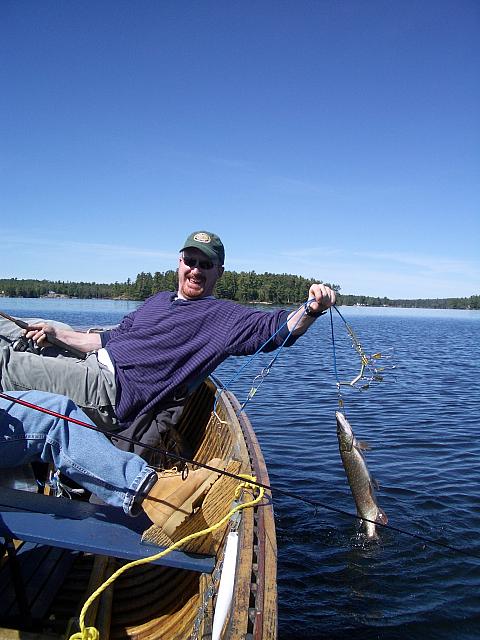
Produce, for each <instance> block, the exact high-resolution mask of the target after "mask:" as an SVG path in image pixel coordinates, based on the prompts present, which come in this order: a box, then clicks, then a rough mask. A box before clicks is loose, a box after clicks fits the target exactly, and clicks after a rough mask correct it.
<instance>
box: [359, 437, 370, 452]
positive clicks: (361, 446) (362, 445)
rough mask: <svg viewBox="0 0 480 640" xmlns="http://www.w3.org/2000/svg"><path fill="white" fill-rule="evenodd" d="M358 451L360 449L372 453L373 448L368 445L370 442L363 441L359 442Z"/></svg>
mask: <svg viewBox="0 0 480 640" xmlns="http://www.w3.org/2000/svg"><path fill="white" fill-rule="evenodd" d="M356 446H357V449H360V451H371V450H372V448H371V447H370V445H369V444H368V442H363V441H362V440H357V445H356Z"/></svg>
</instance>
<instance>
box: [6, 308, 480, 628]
mask: <svg viewBox="0 0 480 640" xmlns="http://www.w3.org/2000/svg"><path fill="white" fill-rule="evenodd" d="M135 307H136V303H132V302H118V303H117V302H113V301H82V300H61V301H58V300H46V301H45V300H44V301H38V300H37V301H29V300H26V301H23V300H13V301H12V300H11V299H3V300H1V301H0V309H2V310H3V311H6V312H7V313H11V314H13V315H24V316H29V315H31V316H37V315H39V316H47V317H54V318H56V319H58V320H62V321H64V322H68V323H70V324H81V325H83V326H86V325H90V324H92V325H95V324H115V323H116V322H118V321H119V320H120V319H121V317H122V316H123V315H124V314H125V313H128V312H129V311H131V310H132V309H134V308H135ZM341 311H342V314H343V315H344V317H345V318H346V319H347V320H348V322H350V324H351V325H352V326H353V328H354V330H355V332H356V334H357V335H358V337H359V338H360V340H361V342H362V344H363V347H364V349H365V351H366V352H367V353H370V354H372V353H375V352H377V351H384V352H385V351H386V350H387V349H391V348H393V349H394V352H393V360H394V362H395V365H396V369H395V376H394V377H393V376H392V377H390V378H387V379H386V381H385V382H384V383H380V384H377V385H375V386H372V387H371V388H370V389H369V390H368V391H365V392H359V391H356V390H348V389H346V390H344V392H343V394H344V399H345V402H346V413H347V416H348V418H349V421H350V423H351V424H352V427H353V429H354V431H355V434H356V436H357V438H359V439H361V440H367V441H368V442H369V444H370V446H371V447H372V450H371V451H370V452H368V454H367V461H368V466H369V469H370V471H371V473H372V475H373V476H374V477H375V478H376V479H377V480H378V482H379V485H380V488H379V490H378V491H377V498H378V502H379V504H380V505H381V506H382V508H383V509H384V511H385V512H386V513H387V515H388V517H389V522H390V523H391V524H392V525H394V526H395V527H397V528H399V529H402V530H406V531H411V532H414V533H415V534H418V535H419V536H425V537H428V538H432V539H434V540H439V541H441V542H444V543H447V544H452V545H453V546H458V547H460V548H462V549H465V550H467V551H472V552H475V553H477V554H478V555H480V542H479V531H480V497H479V470H480V427H479V418H478V416H479V413H480V386H479V384H478V380H479V376H480V312H474V311H471V312H468V311H439V310H420V309H411V310H409V309H384V308H382V309H371V308H364V307H360V308H358V307H355V308H341ZM333 320H334V330H335V339H336V345H337V348H336V352H337V353H336V355H337V366H338V369H339V374H340V376H342V377H346V378H349V379H351V378H352V377H353V375H355V374H356V372H357V371H358V368H359V362H358V355H357V354H356V353H355V351H354V350H353V349H352V346H351V341H350V339H349V337H348V335H347V333H346V331H345V328H344V326H343V323H342V322H341V320H340V319H339V318H338V317H336V314H333ZM271 357H272V356H271V354H270V355H269V356H261V357H260V358H258V359H257V360H255V361H254V362H253V363H251V365H250V366H249V367H247V368H246V370H245V371H244V372H242V375H241V377H240V379H239V380H238V381H236V382H235V384H234V386H233V391H235V393H236V394H237V395H238V397H239V399H240V400H244V399H245V398H246V396H247V393H248V391H249V389H250V386H251V383H252V380H253V378H254V377H255V375H257V374H258V373H259V371H260V370H261V368H262V367H264V366H265V365H266V364H267V363H268V362H269V361H270V360H271ZM244 362H245V360H244V359H243V360H240V359H231V360H230V361H228V362H226V363H224V364H223V365H222V366H221V367H220V369H219V371H218V372H217V373H218V374H219V375H220V377H221V379H222V380H223V381H224V382H227V381H228V380H230V379H231V378H232V377H233V375H234V373H235V372H236V371H237V369H238V367H239V366H240V364H241V363H242V364H243V363H244ZM336 409H337V395H336V387H335V375H334V369H333V355H332V343H331V337H330V320H329V315H328V314H327V315H326V316H324V317H322V318H321V319H320V320H318V321H317V322H316V324H315V325H314V326H313V328H312V329H311V330H310V331H309V333H308V334H307V335H306V336H304V337H303V338H302V339H301V340H299V341H298V342H297V344H296V345H295V347H293V348H291V349H285V350H284V352H283V353H282V354H281V356H280V358H279V361H278V362H277V363H276V364H275V366H274V367H273V369H272V371H271V373H270V375H269V376H268V377H267V379H266V381H265V383H264V384H263V386H262V387H261V389H260V391H259V392H258V394H257V395H256V396H255V398H254V400H253V401H252V402H251V403H250V404H249V405H248V408H247V411H248V414H249V416H250V419H251V421H252V423H253V425H254V428H255V431H256V433H257V436H258V438H259V440H260V443H261V446H262V449H263V453H264V455H265V458H266V461H267V465H268V468H269V473H270V479H271V483H272V485H273V486H276V487H278V488H280V489H284V490H287V491H294V492H295V493H298V494H301V495H304V496H306V497H308V498H309V499H311V500H315V501H318V502H320V503H322V504H324V505H331V506H335V507H338V508H339V509H342V510H345V511H349V512H353V511H354V504H353V500H352V497H351V494H350V490H349V487H348V484H347V480H346V477H345V474H344V471H343V467H342V464H341V461H340V456H339V453H338V445H337V438H336V424H335V411H336ZM274 502H275V512H276V524H277V536H278V560H279V564H278V588H279V601H278V602H279V636H280V639H281V640H286V639H290V638H292V639H293V638H298V639H301V638H305V639H306V638H311V639H314V638H315V639H316V638H322V637H323V638H331V639H334V640H335V639H343V638H347V637H350V636H352V637H355V638H356V639H357V640H358V639H361V640H371V639H376V638H378V639H379V640H394V639H399V640H400V639H402V640H405V639H407V640H409V639H412V640H414V639H415V640H434V639H435V640H443V639H445V640H446V639H449V640H450V639H451V638H455V639H457V640H473V639H475V640H476V639H478V638H479V637H480V601H479V597H478V592H479V587H480V560H479V559H474V558H470V557H467V556H462V555H460V554H456V553H454V552H451V551H448V550H446V549H442V548H439V547H436V546H434V545H432V544H426V543H424V542H422V541H421V540H418V539H414V538H411V537H407V536H405V535H402V534H401V533H397V532H395V531H391V530H382V532H381V534H380V539H379V541H378V542H366V541H365V539H364V537H362V536H361V535H360V534H359V531H358V525H357V523H356V521H354V520H351V519H350V518H348V517H346V516H342V515H338V514H335V513H333V512H331V511H328V510H327V509H323V508H318V509H317V511H315V509H314V508H313V507H311V506H309V505H307V504H305V503H302V502H300V501H298V500H294V499H292V498H288V497H286V496H282V495H279V494H277V495H274Z"/></svg>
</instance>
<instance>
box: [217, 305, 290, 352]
mask: <svg viewBox="0 0 480 640" xmlns="http://www.w3.org/2000/svg"><path fill="white" fill-rule="evenodd" d="M288 315H289V314H288V311H285V310H279V311H274V312H270V311H257V310H256V311H251V310H247V309H237V310H236V311H235V313H233V314H232V318H231V324H230V330H229V333H228V335H227V344H226V350H227V352H228V353H229V355H236V356H244V355H251V354H253V353H255V352H256V351H258V350H259V349H260V348H261V350H262V351H264V352H270V351H274V350H275V349H277V348H278V347H279V346H280V345H282V344H283V342H284V341H285V339H286V338H287V337H288V333H289V331H288V327H287V319H288ZM295 341H296V338H293V337H290V338H288V340H287V342H286V343H285V346H290V345H292V344H294V342H295Z"/></svg>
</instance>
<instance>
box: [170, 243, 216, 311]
mask: <svg viewBox="0 0 480 640" xmlns="http://www.w3.org/2000/svg"><path fill="white" fill-rule="evenodd" d="M194 261H195V262H194ZM187 263H190V264H191V265H192V266H189V265H188V264H187ZM210 265H212V266H211V268H210V269H208V268H206V267H208V266H210ZM222 273H223V267H222V266H221V265H219V264H212V260H210V258H208V257H207V256H206V255H205V254H204V253H203V252H202V251H200V249H195V248H193V247H192V248H189V249H184V250H183V251H182V253H181V255H180V260H179V264H178V295H179V297H180V298H186V299H187V300H195V299H197V298H203V297H204V296H211V295H212V293H213V289H214V287H215V283H216V282H217V280H218V278H219V277H220V276H221V275H222Z"/></svg>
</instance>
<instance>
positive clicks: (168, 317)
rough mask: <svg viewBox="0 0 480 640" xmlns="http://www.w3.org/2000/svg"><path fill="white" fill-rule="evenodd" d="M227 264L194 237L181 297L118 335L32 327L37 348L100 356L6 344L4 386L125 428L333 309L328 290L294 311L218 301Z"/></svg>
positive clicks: (136, 315) (168, 297) (215, 244)
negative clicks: (50, 353) (56, 353)
mask: <svg viewBox="0 0 480 640" xmlns="http://www.w3.org/2000/svg"><path fill="white" fill-rule="evenodd" d="M224 258H225V251H224V247H223V244H222V242H221V240H220V238H219V237H218V236H217V235H215V234H214V233H210V232H207V231H197V232H194V233H192V234H190V235H189V236H188V238H187V240H186V242H185V243H184V245H183V246H182V248H181V250H180V258H179V265H178V291H177V293H172V292H167V291H163V292H160V293H157V294H156V295H154V296H152V297H151V298H149V299H148V300H147V301H146V302H145V303H144V304H143V305H142V306H141V307H140V308H139V309H137V310H136V311H134V312H133V313H130V314H129V315H127V316H125V318H124V319H123V321H122V322H121V324H120V325H119V327H118V328H116V329H114V330H112V331H106V332H104V333H101V334H94V333H88V334H86V333H80V332H77V331H71V330H66V329H63V328H61V327H56V326H54V325H52V324H49V323H44V322H42V323H38V324H35V325H33V326H32V327H31V328H30V330H28V331H27V333H26V337H27V338H29V339H33V341H34V342H35V343H36V344H38V345H39V346H43V345H45V344H47V342H48V338H49V336H53V337H56V338H57V339H59V340H62V341H63V342H65V343H66V344H68V345H70V346H72V347H75V348H76V349H78V350H80V351H83V352H85V353H88V352H92V353H91V354H90V355H88V356H87V358H86V359H85V360H78V361H77V360H75V359H72V358H49V357H42V356H39V355H36V354H34V353H20V352H16V351H14V350H12V349H11V348H10V347H8V346H7V347H3V348H2V349H0V385H1V387H2V388H3V389H17V390H25V389H39V390H44V391H52V392H55V393H60V394H63V395H66V396H68V397H70V398H72V400H74V402H75V403H76V404H77V405H79V406H80V407H81V408H82V409H83V410H84V411H85V412H86V413H87V414H88V415H89V416H90V417H91V418H92V419H93V421H94V422H95V423H96V424H98V425H99V426H103V427H105V428H106V429H107V430H109V431H112V430H114V429H115V428H116V429H119V428H123V429H124V428H126V427H129V425H131V424H132V423H133V422H134V421H136V420H137V419H138V418H139V417H140V418H141V417H142V416H146V415H148V414H149V412H151V411H157V410H159V409H162V408H167V409H168V408H170V407H175V406H176V405H178V404H181V403H182V401H183V400H184V398H185V397H186V396H188V395H189V394H190V393H191V392H192V391H193V390H194V389H195V388H196V387H197V386H198V385H199V384H200V383H201V382H202V381H203V380H204V379H205V378H206V377H207V376H208V375H209V374H211V373H212V372H213V371H214V369H215V368H216V367H217V366H218V365H219V364H220V363H221V362H223V361H224V360H225V359H226V358H227V357H228V356H230V355H249V354H253V353H255V352H256V351H257V350H258V349H259V348H260V347H261V346H262V345H264V343H266V342H267V341H268V340H269V338H270V337H271V336H273V334H275V332H277V330H278V329H279V328H280V327H282V325H285V326H283V328H282V329H281V330H280V331H279V332H278V333H277V334H276V335H275V336H274V337H273V338H272V339H271V340H270V341H269V342H268V344H266V346H264V348H263V350H264V351H272V350H274V349H276V348H277V347H279V346H280V345H281V344H282V343H283V342H284V340H285V339H286V338H287V337H288V334H289V331H292V337H290V338H289V340H288V342H287V343H286V344H287V345H290V344H293V343H294V342H295V340H296V339H297V338H298V336H300V335H302V334H303V333H304V332H305V331H306V330H307V329H308V327H309V326H310V325H311V324H312V323H313V322H314V320H315V318H316V317H318V316H319V315H321V314H322V313H323V312H324V311H325V310H326V309H328V308H329V307H330V306H332V305H333V304H334V302H335V292H334V291H332V289H330V288H329V287H327V286H326V285H323V284H314V285H312V286H311V287H310V290H309V292H308V299H309V300H311V302H310V303H309V305H308V306H307V308H305V306H304V305H302V306H301V307H300V308H299V309H298V310H296V311H293V312H292V313H290V314H288V312H287V311H284V310H278V311H274V312H269V311H259V310H255V309H250V308H246V307H244V306H242V305H239V304H237V303H234V302H232V301H230V300H218V299H216V298H214V296H213V290H214V287H215V284H216V282H217V280H218V278H219V277H220V276H221V275H222V273H223V264H224ZM115 425H117V426H115Z"/></svg>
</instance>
